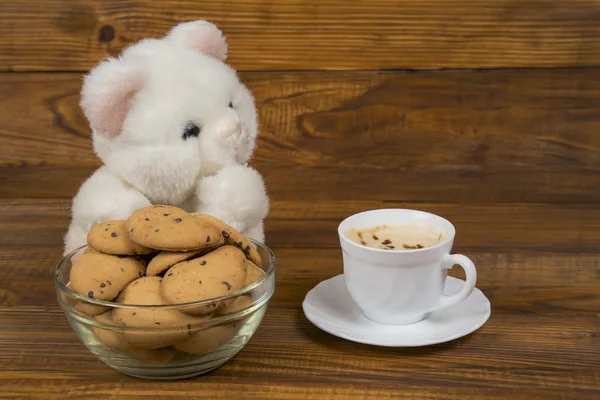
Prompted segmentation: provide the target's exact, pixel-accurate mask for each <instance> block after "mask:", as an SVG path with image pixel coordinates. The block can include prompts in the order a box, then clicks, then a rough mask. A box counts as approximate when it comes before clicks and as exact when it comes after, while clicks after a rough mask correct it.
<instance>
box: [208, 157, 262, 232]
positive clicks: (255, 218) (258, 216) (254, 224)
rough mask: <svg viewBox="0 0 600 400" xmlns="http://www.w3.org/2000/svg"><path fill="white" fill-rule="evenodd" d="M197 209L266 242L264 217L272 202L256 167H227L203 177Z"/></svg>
mask: <svg viewBox="0 0 600 400" xmlns="http://www.w3.org/2000/svg"><path fill="white" fill-rule="evenodd" d="M196 198H197V206H196V211H200V212H204V213H207V214H210V215H213V216H215V217H217V218H219V219H221V220H223V221H225V222H226V223H228V224H229V225H231V226H232V227H233V228H235V229H237V230H239V231H240V232H241V233H243V234H244V235H246V236H249V237H251V238H253V239H256V240H260V241H263V240H264V233H263V220H264V219H265V218H266V216H267V214H268V213H269V209H270V204H269V198H268V196H267V191H266V188H265V184H264V181H263V178H262V176H261V175H260V174H259V173H258V172H257V171H256V170H255V169H253V168H250V167H245V166H241V165H235V166H227V167H224V168H223V169H221V170H220V171H219V172H218V173H217V174H215V175H212V176H207V177H204V178H202V179H201V180H200V181H199V182H198V186H197V189H196Z"/></svg>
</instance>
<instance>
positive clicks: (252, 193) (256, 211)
mask: <svg viewBox="0 0 600 400" xmlns="http://www.w3.org/2000/svg"><path fill="white" fill-rule="evenodd" d="M226 57H227V43H226V41H225V38H224V37H223V35H222V33H221V31H220V30H219V29H218V28H217V27H216V26H215V25H213V24H211V23H209V22H207V21H203V20H199V21H193V22H186V23H182V24H179V25H177V26H175V27H174V28H173V29H172V30H171V31H170V32H169V34H168V35H167V36H166V37H164V38H161V39H144V40H141V41H140V42H138V43H136V44H134V45H132V46H130V47H128V48H126V49H125V50H124V51H123V53H122V54H121V55H120V57H118V58H113V57H109V58H108V59H106V60H104V61H103V62H101V63H100V64H99V65H98V66H96V67H95V68H93V69H92V70H91V71H90V73H89V74H88V75H87V76H86V77H85V79H84V82H83V87H82V92H81V107H82V109H83V111H84V113H85V116H86V117H87V119H88V120H89V122H90V126H91V128H92V138H93V144H94V151H95V152H96V154H97V155H98V157H99V158H100V159H101V160H102V162H103V163H104V165H103V166H102V167H100V168H99V169H98V170H97V171H95V172H94V174H93V175H92V176H91V177H90V178H88V180H87V181H86V182H84V183H83V185H82V186H81V188H80V189H79V192H78V193H77V195H76V196H75V197H74V199H73V205H72V210H71V211H72V221H71V225H70V227H69V229H68V232H67V234H66V236H65V249H64V250H65V254H66V253H68V252H70V251H72V250H74V249H75V248H77V247H80V246H82V245H84V244H86V237H87V232H88V231H89V229H90V228H91V227H92V226H94V225H95V224H97V223H99V222H102V221H106V220H111V219H127V217H129V215H130V214H132V213H133V212H134V211H135V210H137V209H139V208H142V207H145V206H147V205H150V204H169V205H173V206H177V207H180V208H183V209H185V210H187V211H190V212H192V211H200V212H204V213H207V214H210V215H213V216H215V217H217V218H220V219H222V220H223V221H225V222H227V223H228V224H230V225H231V226H232V227H234V228H235V229H237V230H239V231H240V232H242V233H243V234H244V235H246V236H248V237H250V238H253V239H255V240H258V241H260V242H264V240H265V237H264V228H263V220H264V218H265V217H266V216H267V214H268V212H269V207H270V206H269V199H268V196H267V193H266V189H265V185H264V182H263V179H262V177H261V176H260V174H259V173H258V172H257V171H256V170H254V169H252V168H250V167H248V166H246V163H247V161H248V160H249V159H250V157H251V155H252V152H253V150H254V148H255V140H256V136H257V134H258V124H257V117H256V109H255V105H254V99H253V97H252V94H251V93H250V91H249V90H248V89H247V88H246V87H245V86H244V85H243V84H242V83H241V82H240V81H239V79H238V77H237V75H236V72H235V71H234V70H233V69H232V68H231V67H229V66H228V65H227V64H225V63H224V61H225V59H226Z"/></svg>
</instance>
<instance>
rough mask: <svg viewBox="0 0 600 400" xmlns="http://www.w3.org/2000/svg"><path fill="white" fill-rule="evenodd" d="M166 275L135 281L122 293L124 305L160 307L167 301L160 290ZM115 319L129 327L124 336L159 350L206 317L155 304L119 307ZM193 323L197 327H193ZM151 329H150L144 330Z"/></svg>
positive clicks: (141, 344) (189, 331)
mask: <svg viewBox="0 0 600 400" xmlns="http://www.w3.org/2000/svg"><path fill="white" fill-rule="evenodd" d="M161 282H162V278H161V277H158V276H146V277H143V278H139V279H136V280H135V281H133V282H131V283H130V284H129V285H127V287H126V288H125V290H123V292H122V293H121V294H120V295H119V297H118V302H119V303H121V304H136V305H149V306H160V305H165V304H167V302H166V301H165V299H164V298H163V296H162V295H161V293H160V286H161ZM113 319H114V321H115V322H116V323H118V324H121V325H123V326H125V327H126V328H133V329H125V331H124V333H123V336H124V338H125V340H126V341H127V342H128V343H130V344H132V345H133V346H135V347H139V348H142V349H149V350H151V349H157V348H160V347H165V346H168V345H170V344H172V343H173V342H176V341H180V340H182V339H184V338H186V337H188V336H189V335H190V334H192V329H193V328H194V329H198V327H197V325H198V323H199V322H201V321H203V320H204V319H205V318H199V317H194V316H191V315H188V314H184V313H182V312H181V311H178V310H174V309H162V308H153V307H136V308H115V309H114V310H113ZM192 325H193V326H192ZM143 328H147V329H143Z"/></svg>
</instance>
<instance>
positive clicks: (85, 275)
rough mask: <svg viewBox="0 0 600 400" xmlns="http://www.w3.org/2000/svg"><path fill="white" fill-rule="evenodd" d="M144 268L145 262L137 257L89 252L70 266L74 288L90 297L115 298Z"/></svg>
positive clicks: (140, 274) (141, 274) (143, 271)
mask: <svg viewBox="0 0 600 400" xmlns="http://www.w3.org/2000/svg"><path fill="white" fill-rule="evenodd" d="M145 271H146V268H145V266H144V264H143V263H142V262H140V261H139V260H138V259H136V258H134V257H127V256H114V255H111V254H104V253H87V254H83V255H82V256H81V257H80V258H78V259H77V261H75V262H74V263H73V265H72V267H71V275H70V280H71V289H72V290H73V291H75V292H77V293H79V294H81V295H83V296H86V297H89V298H90V299H97V300H112V299H114V298H115V297H117V295H118V294H119V292H120V291H121V290H123V289H124V288H125V286H127V284H128V283H129V282H131V281H133V280H134V279H136V278H139V277H141V276H144V273H145Z"/></svg>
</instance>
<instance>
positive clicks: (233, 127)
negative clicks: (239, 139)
mask: <svg viewBox="0 0 600 400" xmlns="http://www.w3.org/2000/svg"><path fill="white" fill-rule="evenodd" d="M216 130H217V133H218V134H219V136H221V137H229V136H231V135H234V134H237V133H239V132H240V121H239V119H238V118H223V119H221V120H220V121H219V123H218V124H217V127H216Z"/></svg>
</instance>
